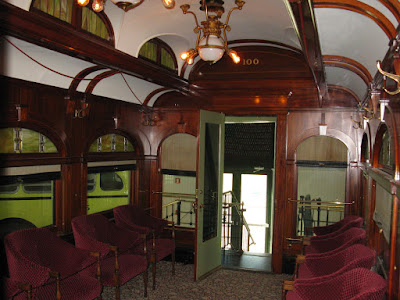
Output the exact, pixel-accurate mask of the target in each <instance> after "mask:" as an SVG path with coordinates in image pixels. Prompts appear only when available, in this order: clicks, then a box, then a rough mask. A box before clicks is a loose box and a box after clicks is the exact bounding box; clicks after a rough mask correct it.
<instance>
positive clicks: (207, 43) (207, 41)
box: [181, 0, 245, 65]
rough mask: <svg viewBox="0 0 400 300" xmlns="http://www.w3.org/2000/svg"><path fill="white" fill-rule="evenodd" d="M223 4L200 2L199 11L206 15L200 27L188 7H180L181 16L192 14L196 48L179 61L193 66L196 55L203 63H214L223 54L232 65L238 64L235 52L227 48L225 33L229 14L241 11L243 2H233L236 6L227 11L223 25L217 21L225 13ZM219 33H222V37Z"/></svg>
mask: <svg viewBox="0 0 400 300" xmlns="http://www.w3.org/2000/svg"><path fill="white" fill-rule="evenodd" d="M223 4H224V1H222V0H201V1H200V5H201V6H200V10H202V11H204V12H205V14H206V20H205V21H202V22H201V26H200V25H199V22H198V21H197V17H196V14H195V13H193V12H192V11H190V10H189V9H190V5H189V4H184V5H181V9H182V12H183V14H192V15H193V16H194V20H195V22H196V27H195V28H194V32H195V33H197V40H196V48H195V49H193V48H192V49H190V50H188V51H187V52H184V53H182V54H181V59H183V60H186V62H187V63H188V64H189V65H191V64H193V61H194V58H195V57H196V56H197V55H199V56H200V58H201V59H202V60H204V61H211V62H213V63H215V62H217V61H218V60H220V59H221V58H222V56H223V55H224V53H225V52H226V53H227V54H228V55H229V56H230V57H231V58H232V60H233V61H234V63H236V64H237V63H239V62H240V57H239V56H238V54H237V53H236V51H233V50H231V49H229V48H228V41H227V38H226V32H227V31H230V30H231V27H230V26H229V25H228V23H229V18H230V16H231V13H232V12H233V11H234V10H236V9H238V10H241V9H242V7H243V5H244V4H245V1H242V0H236V1H235V4H236V6H235V7H233V8H232V9H231V10H230V11H229V13H228V16H227V18H226V22H225V24H223V23H222V22H221V21H220V20H219V19H220V18H221V16H222V14H223V13H224V12H225V9H224V7H223ZM221 33H223V37H222V36H221Z"/></svg>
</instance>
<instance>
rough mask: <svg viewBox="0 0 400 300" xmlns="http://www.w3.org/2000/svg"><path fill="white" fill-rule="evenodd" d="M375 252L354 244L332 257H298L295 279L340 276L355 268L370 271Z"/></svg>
mask: <svg viewBox="0 0 400 300" xmlns="http://www.w3.org/2000/svg"><path fill="white" fill-rule="evenodd" d="M375 255H376V254H375V251H374V250H372V249H370V248H368V247H367V246H364V245H361V244H354V245H352V246H349V247H347V248H344V249H342V250H341V251H339V252H336V253H333V254H332V255H328V256H322V257H313V256H312V255H310V256H309V257H304V256H298V257H297V260H296V262H298V263H300V264H297V265H296V267H297V268H296V272H295V278H299V279H306V278H313V277H321V276H325V275H330V274H336V275H338V274H341V273H344V272H346V271H348V270H351V269H355V268H366V269H371V267H372V266H373V265H374V263H375Z"/></svg>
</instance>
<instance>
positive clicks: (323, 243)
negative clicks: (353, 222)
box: [304, 227, 367, 257]
mask: <svg viewBox="0 0 400 300" xmlns="http://www.w3.org/2000/svg"><path fill="white" fill-rule="evenodd" d="M366 239H367V236H366V233H365V230H364V229H361V228H357V227H352V228H349V229H348V230H346V231H344V232H342V233H340V234H338V235H333V236H330V237H328V238H324V239H313V240H311V243H310V245H308V246H306V247H305V248H304V253H305V255H306V257H308V256H309V255H324V256H325V255H330V254H331V253H332V252H338V251H340V250H342V249H344V248H346V247H349V246H351V245H354V244H365V242H366Z"/></svg>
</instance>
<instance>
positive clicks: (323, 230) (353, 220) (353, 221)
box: [312, 215, 364, 236]
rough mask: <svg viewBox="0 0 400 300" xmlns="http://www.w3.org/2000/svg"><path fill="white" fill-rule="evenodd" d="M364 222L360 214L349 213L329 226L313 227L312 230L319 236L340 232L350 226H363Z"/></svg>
mask: <svg viewBox="0 0 400 300" xmlns="http://www.w3.org/2000/svg"><path fill="white" fill-rule="evenodd" d="M363 223H364V219H363V218H361V217H359V216H353V215H349V216H346V217H344V218H343V219H342V220H340V221H338V222H336V223H333V224H331V225H327V226H319V227H313V228H312V230H313V232H314V233H315V235H317V236H322V235H327V234H331V233H333V234H339V233H341V232H342V231H345V230H347V229H348V228H350V227H361V226H362V225H363Z"/></svg>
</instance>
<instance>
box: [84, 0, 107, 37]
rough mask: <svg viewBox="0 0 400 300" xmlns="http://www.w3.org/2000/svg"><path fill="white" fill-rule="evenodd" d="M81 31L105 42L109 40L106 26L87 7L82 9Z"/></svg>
mask: <svg viewBox="0 0 400 300" xmlns="http://www.w3.org/2000/svg"><path fill="white" fill-rule="evenodd" d="M82 29H83V30H86V31H88V32H90V33H92V34H95V35H97V36H99V37H101V38H103V39H105V40H108V39H109V34H108V30H107V27H106V25H105V24H104V22H103V21H102V20H101V18H100V17H99V16H98V15H97V14H96V13H95V12H93V11H92V10H90V9H88V8H87V7H83V8H82Z"/></svg>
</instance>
